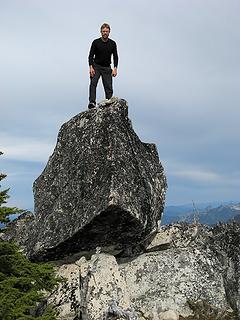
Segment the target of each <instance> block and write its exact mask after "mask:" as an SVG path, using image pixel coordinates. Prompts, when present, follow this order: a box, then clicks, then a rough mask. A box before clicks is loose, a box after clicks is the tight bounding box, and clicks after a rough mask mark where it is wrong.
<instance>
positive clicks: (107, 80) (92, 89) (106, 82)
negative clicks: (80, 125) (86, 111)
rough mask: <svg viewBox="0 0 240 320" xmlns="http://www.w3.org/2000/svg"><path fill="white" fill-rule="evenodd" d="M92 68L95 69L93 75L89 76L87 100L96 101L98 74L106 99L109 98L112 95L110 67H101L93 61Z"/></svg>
mask: <svg viewBox="0 0 240 320" xmlns="http://www.w3.org/2000/svg"><path fill="white" fill-rule="evenodd" d="M93 68H94V70H95V75H94V76H93V77H92V78H90V86H89V102H96V89H97V84H98V80H99V78H100V76H101V77H102V83H103V87H104V91H105V97H106V99H110V98H111V97H112V95H113V88H112V69H111V67H102V66H100V65H99V64H96V63H94V64H93Z"/></svg>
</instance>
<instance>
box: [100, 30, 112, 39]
mask: <svg viewBox="0 0 240 320" xmlns="http://www.w3.org/2000/svg"><path fill="white" fill-rule="evenodd" d="M109 33H110V30H109V29H108V28H103V29H102V30H101V34H102V38H103V39H104V40H107V38H108V37H109Z"/></svg>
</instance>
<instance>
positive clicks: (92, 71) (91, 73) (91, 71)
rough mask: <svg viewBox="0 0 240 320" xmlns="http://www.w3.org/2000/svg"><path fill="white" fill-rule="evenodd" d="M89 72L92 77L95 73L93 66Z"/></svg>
mask: <svg viewBox="0 0 240 320" xmlns="http://www.w3.org/2000/svg"><path fill="white" fill-rule="evenodd" d="M89 73H90V77H91V78H92V77H93V76H94V75H95V70H94V69H93V66H90V68H89Z"/></svg>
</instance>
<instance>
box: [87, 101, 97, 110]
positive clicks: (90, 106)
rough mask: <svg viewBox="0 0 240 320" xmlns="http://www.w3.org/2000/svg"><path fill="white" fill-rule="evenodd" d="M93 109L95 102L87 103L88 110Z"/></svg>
mask: <svg viewBox="0 0 240 320" xmlns="http://www.w3.org/2000/svg"><path fill="white" fill-rule="evenodd" d="M93 108H96V103H95V102H89V105H88V109H93Z"/></svg>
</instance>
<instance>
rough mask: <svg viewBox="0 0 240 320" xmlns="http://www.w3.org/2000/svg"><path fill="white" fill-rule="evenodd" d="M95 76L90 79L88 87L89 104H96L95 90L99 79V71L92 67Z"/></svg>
mask: <svg viewBox="0 0 240 320" xmlns="http://www.w3.org/2000/svg"><path fill="white" fill-rule="evenodd" d="M94 70H95V74H94V76H93V77H92V78H90V85H89V102H93V103H96V89H97V84H98V80H99V78H100V71H99V70H98V68H97V67H96V66H94Z"/></svg>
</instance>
